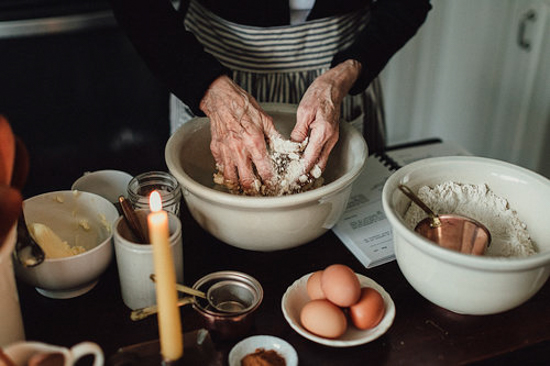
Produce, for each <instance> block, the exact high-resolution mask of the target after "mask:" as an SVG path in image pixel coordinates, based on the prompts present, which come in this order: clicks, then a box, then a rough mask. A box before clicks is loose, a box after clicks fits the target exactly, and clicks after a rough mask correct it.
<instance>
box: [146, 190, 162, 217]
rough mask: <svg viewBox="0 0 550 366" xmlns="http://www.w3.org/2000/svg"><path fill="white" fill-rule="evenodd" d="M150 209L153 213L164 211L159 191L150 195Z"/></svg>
mask: <svg viewBox="0 0 550 366" xmlns="http://www.w3.org/2000/svg"><path fill="white" fill-rule="evenodd" d="M149 207H150V208H151V211H152V212H158V211H160V210H162V200H161V198H160V193H159V192H158V191H153V192H151V194H150V195H149Z"/></svg>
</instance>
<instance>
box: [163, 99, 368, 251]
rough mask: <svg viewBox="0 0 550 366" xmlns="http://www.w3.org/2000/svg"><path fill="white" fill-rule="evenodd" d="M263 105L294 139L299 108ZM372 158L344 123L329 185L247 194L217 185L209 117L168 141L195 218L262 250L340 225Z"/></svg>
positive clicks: (225, 237)
mask: <svg viewBox="0 0 550 366" xmlns="http://www.w3.org/2000/svg"><path fill="white" fill-rule="evenodd" d="M262 107H263V108H264V110H265V111H266V112H267V113H268V114H269V115H271V116H272V117H273V120H274V123H275V126H276V128H277V129H278V131H279V132H281V133H282V134H283V135H284V136H286V137H288V136H289V135H290V131H291V130H292V128H293V127H294V124H295V121H296V106H294V105H281V104H264V105H262ZM366 157H367V146H366V143H365V141H364V139H363V137H362V136H361V134H360V133H359V132H358V131H357V130H355V129H354V128H353V127H352V126H350V125H346V124H341V128H340V139H339V141H338V144H337V145H336V147H335V148H334V150H333V152H332V153H331V156H330V159H329V163H328V166H327V169H326V171H325V172H324V174H323V177H324V178H325V184H324V186H322V187H320V188H317V189H314V190H311V191H308V192H303V193H299V194H294V195H289V196H282V197H246V196H238V195H232V194H229V193H226V192H221V191H218V190H215V189H213V186H214V184H213V180H212V175H213V173H214V172H215V162H214V159H213V157H212V154H211V152H210V124H209V120H208V119H207V118H195V119H193V120H191V121H189V122H187V123H185V124H184V125H182V127H180V128H179V129H178V130H177V131H176V132H175V133H174V134H173V135H172V136H171V137H170V139H169V140H168V143H167V145H166V163H167V166H168V169H169V170H170V172H171V173H172V175H174V176H175V177H176V179H177V180H178V181H179V182H180V184H181V186H182V189H183V196H184V198H185V201H186V203H187V206H188V208H189V210H190V212H191V214H192V215H193V217H194V218H195V220H197V222H198V223H199V224H200V225H201V226H202V227H203V228H204V229H205V230H207V231H208V232H210V233H211V234H212V235H214V236H215V237H217V238H218V239H220V240H222V241H224V242H225V243H227V244H230V245H233V246H235V247H239V248H243V249H248V250H256V251H274V250H280V249H286V248H291V247H296V246H298V245H301V244H304V243H307V242H309V241H311V240H313V239H315V238H317V237H319V236H320V235H322V234H323V233H325V232H326V231H327V230H329V229H330V228H331V227H332V226H334V224H335V223H336V222H337V220H338V219H339V218H340V216H341V214H342V213H343V211H344V209H345V207H346V204H347V201H348V198H349V195H350V193H351V184H352V183H353V181H354V180H355V179H356V178H357V176H358V175H359V173H360V172H361V170H362V168H363V166H364V164H365V160H366Z"/></svg>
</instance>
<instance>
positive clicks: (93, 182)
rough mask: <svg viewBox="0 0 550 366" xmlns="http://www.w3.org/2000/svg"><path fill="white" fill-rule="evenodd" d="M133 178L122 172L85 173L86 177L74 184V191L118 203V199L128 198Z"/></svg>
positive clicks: (100, 171)
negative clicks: (95, 195)
mask: <svg viewBox="0 0 550 366" xmlns="http://www.w3.org/2000/svg"><path fill="white" fill-rule="evenodd" d="M132 178H133V177H132V176H131V175H130V174H128V173H126V172H122V171H120V170H97V171H95V172H85V173H84V175H83V176H82V177H80V178H78V179H77V180H75V182H74V183H73V185H72V186H71V189H72V190H79V191H84V192H90V193H95V194H98V195H100V196H101V197H103V198H105V199H107V200H109V201H110V202H113V203H115V202H118V197H120V196H124V197H126V196H127V194H128V183H130V181H131V180H132Z"/></svg>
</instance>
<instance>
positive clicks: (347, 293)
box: [321, 264, 361, 307]
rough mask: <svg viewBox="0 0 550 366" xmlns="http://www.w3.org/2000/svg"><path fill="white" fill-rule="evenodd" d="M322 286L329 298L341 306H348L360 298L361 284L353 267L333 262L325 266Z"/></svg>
mask: <svg viewBox="0 0 550 366" xmlns="http://www.w3.org/2000/svg"><path fill="white" fill-rule="evenodd" d="M321 288H322V289H323V292H324V294H325V296H326V297H327V299H328V300H330V301H331V302H333V303H334V304H336V305H338V306H341V307H348V306H351V305H353V304H355V303H356V302H357V300H359V296H361V285H360V283H359V279H358V278H357V275H356V274H355V272H353V270H352V269H351V268H349V267H348V266H345V265H343V264H333V265H330V266H328V267H327V268H325V270H324V271H323V275H322V277H321Z"/></svg>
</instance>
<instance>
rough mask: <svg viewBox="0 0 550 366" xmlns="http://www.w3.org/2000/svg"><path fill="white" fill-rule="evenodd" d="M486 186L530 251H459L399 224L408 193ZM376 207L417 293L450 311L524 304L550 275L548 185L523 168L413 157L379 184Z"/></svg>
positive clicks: (497, 310)
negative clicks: (512, 214)
mask: <svg viewBox="0 0 550 366" xmlns="http://www.w3.org/2000/svg"><path fill="white" fill-rule="evenodd" d="M449 181H452V182H457V183H462V184H486V185H487V186H488V187H489V189H490V190H492V191H493V192H494V193H495V195H497V196H498V197H501V198H503V199H506V200H507V201H508V204H509V207H510V208H511V209H513V210H515V211H517V214H518V216H519V219H520V220H521V221H523V222H524V223H525V224H526V225H527V230H528V232H529V234H530V236H531V239H532V240H533V242H534V243H535V246H536V248H537V253H536V254H534V255H531V256H528V257H489V256H474V255H467V254H462V253H458V252H455V251H452V250H449V249H445V248H442V247H440V246H438V245H436V244H434V243H432V242H430V241H429V240H427V239H425V238H424V237H422V236H421V235H419V234H418V233H416V232H415V231H414V230H413V229H411V228H410V227H408V226H407V224H406V223H405V220H404V219H403V217H404V214H405V212H406V211H407V209H408V207H409V205H410V200H409V199H408V198H407V197H406V196H405V195H404V194H403V193H402V192H401V191H400V190H399V188H398V186H399V184H406V185H407V186H409V187H410V188H411V189H412V191H413V192H418V190H419V189H420V188H421V187H423V186H430V187H433V186H435V185H437V184H440V183H444V182H449ZM382 202H383V206H384V211H385V214H386V216H387V218H388V220H389V222H390V224H391V225H392V229H393V237H394V247H395V255H396V258H397V263H398V265H399V268H400V269H401V271H402V273H403V275H404V276H405V278H406V279H407V280H408V282H409V283H410V284H411V285H412V287H414V288H415V289H416V290H417V291H418V292H419V293H420V294H421V295H422V296H424V297H425V298H426V299H428V300H429V301H431V302H432V303H434V304H436V305H439V306H440V307H443V308H445V309H448V310H450V311H453V312H456V313H461V314H470V315H485V314H495V313H500V312H503V311H507V310H510V309H513V308H515V307H517V306H519V305H521V304H523V303H524V302H526V301H527V300H529V299H530V298H531V297H532V296H533V295H535V294H536V293H537V291H538V290H539V289H540V288H541V287H542V286H543V285H544V284H545V282H546V280H547V279H548V276H549V274H550V225H548V223H549V216H550V180H548V179H546V178H544V177H542V176H541V175H538V174H536V173H534V172H532V171H530V170H527V169H524V168H521V167H519V166H516V165H513V164H510V163H506V162H503V161H499V160H494V159H488V158H482V157H471V156H461V157H458V156H457V157H443V158H429V159H424V160H420V161H417V162H414V163H411V164H409V165H406V166H405V167H403V168H401V169H399V170H397V171H396V172H395V173H394V174H393V175H392V176H390V178H388V180H387V181H386V183H385V185H384V189H383V192H382Z"/></svg>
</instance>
